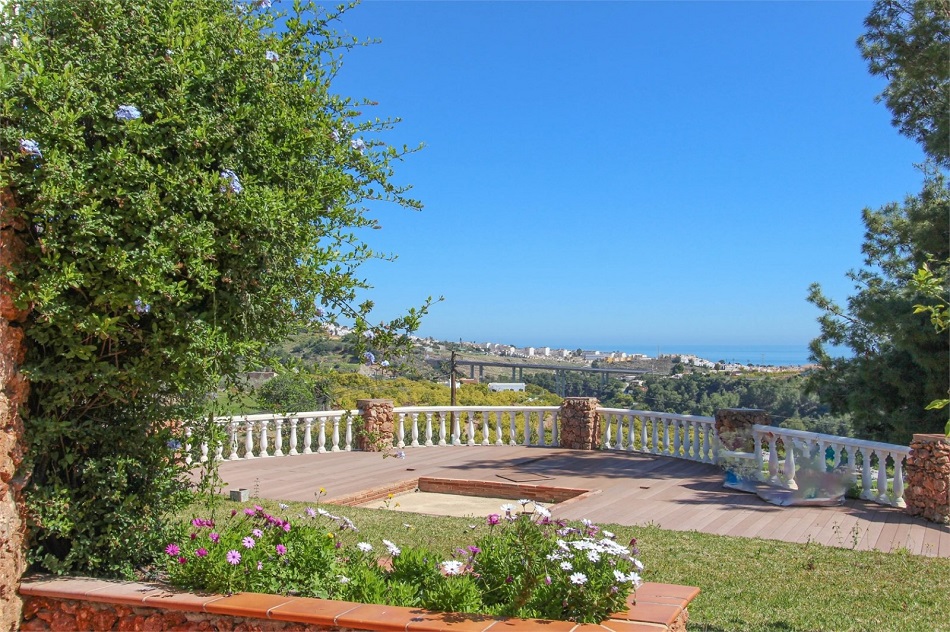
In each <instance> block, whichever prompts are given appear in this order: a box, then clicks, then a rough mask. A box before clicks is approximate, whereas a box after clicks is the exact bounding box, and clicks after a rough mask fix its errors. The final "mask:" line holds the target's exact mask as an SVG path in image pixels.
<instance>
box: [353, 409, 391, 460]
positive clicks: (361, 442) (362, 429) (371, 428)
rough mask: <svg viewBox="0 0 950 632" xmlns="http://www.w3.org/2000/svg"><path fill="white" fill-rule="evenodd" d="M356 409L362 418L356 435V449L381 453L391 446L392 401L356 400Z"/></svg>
mask: <svg viewBox="0 0 950 632" xmlns="http://www.w3.org/2000/svg"><path fill="white" fill-rule="evenodd" d="M356 407H357V408H359V410H360V415H361V416H362V418H363V421H362V424H361V425H360V426H359V427H358V428H359V429H358V431H357V433H356V448H357V449H358V450H363V451H364V452H381V451H383V450H385V449H387V448H391V447H392V445H393V400H391V399H358V400H356Z"/></svg>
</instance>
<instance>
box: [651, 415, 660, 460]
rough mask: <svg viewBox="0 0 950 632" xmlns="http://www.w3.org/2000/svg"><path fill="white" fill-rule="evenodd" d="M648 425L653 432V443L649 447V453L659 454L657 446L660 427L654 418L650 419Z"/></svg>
mask: <svg viewBox="0 0 950 632" xmlns="http://www.w3.org/2000/svg"><path fill="white" fill-rule="evenodd" d="M650 425H651V426H652V428H651V429H652V430H653V443H652V445H651V446H650V452H651V453H652V454H659V453H660V451H659V449H658V447H657V446H658V445H659V443H660V427H659V424H658V423H657V418H656V417H655V416H654V417H653V418H652V420H651V424H650Z"/></svg>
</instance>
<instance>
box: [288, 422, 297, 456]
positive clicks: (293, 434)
mask: <svg viewBox="0 0 950 632" xmlns="http://www.w3.org/2000/svg"><path fill="white" fill-rule="evenodd" d="M287 454H289V455H290V456H294V455H295V454H299V453H298V452H297V418H296V417H291V418H290V451H289V452H287Z"/></svg>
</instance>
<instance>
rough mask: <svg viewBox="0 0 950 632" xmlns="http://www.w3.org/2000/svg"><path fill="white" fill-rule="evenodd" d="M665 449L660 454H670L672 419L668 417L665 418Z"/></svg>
mask: <svg viewBox="0 0 950 632" xmlns="http://www.w3.org/2000/svg"><path fill="white" fill-rule="evenodd" d="M662 423H663V449H662V450H660V454H670V426H671V425H672V424H671V423H670V420H669V419H668V418H666V417H664V418H663V421H662Z"/></svg>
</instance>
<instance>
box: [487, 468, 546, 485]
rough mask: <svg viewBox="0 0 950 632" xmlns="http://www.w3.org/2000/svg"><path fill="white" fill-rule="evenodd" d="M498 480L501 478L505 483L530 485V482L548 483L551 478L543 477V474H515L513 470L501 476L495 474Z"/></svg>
mask: <svg viewBox="0 0 950 632" xmlns="http://www.w3.org/2000/svg"><path fill="white" fill-rule="evenodd" d="M495 476H497V477H498V478H503V479H505V480H506V481H511V482H512V483H530V482H532V481H549V480H551V479H552V478H554V477H553V476H545V475H544V474H538V473H536V472H517V471H514V470H508V471H506V472H503V473H502V474H496V475H495Z"/></svg>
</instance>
